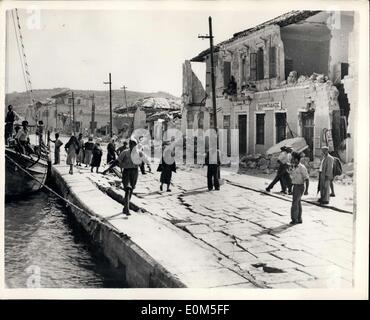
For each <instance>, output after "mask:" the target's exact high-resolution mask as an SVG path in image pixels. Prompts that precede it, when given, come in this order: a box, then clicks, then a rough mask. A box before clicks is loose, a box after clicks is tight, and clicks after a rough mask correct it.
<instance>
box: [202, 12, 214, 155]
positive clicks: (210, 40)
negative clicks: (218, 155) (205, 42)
mask: <svg viewBox="0 0 370 320" xmlns="http://www.w3.org/2000/svg"><path fill="white" fill-rule="evenodd" d="M208 24H209V35H205V36H201V35H199V36H198V38H200V39H209V46H210V55H211V86H212V107H213V116H214V118H213V119H214V122H213V128H214V129H215V131H216V136H217V149H218V148H219V137H218V127H217V107H216V83H215V70H214V60H213V34H212V17H208Z"/></svg>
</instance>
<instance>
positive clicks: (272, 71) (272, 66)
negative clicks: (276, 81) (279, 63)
mask: <svg viewBox="0 0 370 320" xmlns="http://www.w3.org/2000/svg"><path fill="white" fill-rule="evenodd" d="M269 75H270V78H275V77H276V47H270V49H269Z"/></svg>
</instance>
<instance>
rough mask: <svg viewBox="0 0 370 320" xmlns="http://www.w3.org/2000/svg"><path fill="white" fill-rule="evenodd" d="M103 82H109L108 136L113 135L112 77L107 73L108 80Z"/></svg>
mask: <svg viewBox="0 0 370 320" xmlns="http://www.w3.org/2000/svg"><path fill="white" fill-rule="evenodd" d="M103 83H104V84H109V131H110V137H113V111H112V78H111V74H110V73H109V81H108V82H103Z"/></svg>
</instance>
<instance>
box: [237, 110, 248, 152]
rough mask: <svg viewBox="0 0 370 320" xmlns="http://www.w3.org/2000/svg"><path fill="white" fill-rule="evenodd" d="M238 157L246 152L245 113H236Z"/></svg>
mask: <svg viewBox="0 0 370 320" xmlns="http://www.w3.org/2000/svg"><path fill="white" fill-rule="evenodd" d="M238 129H239V157H240V156H245V155H246V154H247V115H246V114H239V115H238Z"/></svg>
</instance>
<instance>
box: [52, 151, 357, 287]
mask: <svg viewBox="0 0 370 320" xmlns="http://www.w3.org/2000/svg"><path fill="white" fill-rule="evenodd" d="M63 163H65V162H64V161H63V158H62V164H61V165H55V166H53V167H52V178H53V179H54V180H55V183H56V186H57V188H58V189H59V191H60V193H61V194H62V196H64V197H65V198H66V199H68V201H70V203H69V204H67V207H68V209H69V210H70V211H71V212H72V213H73V215H74V216H75V217H76V220H77V221H78V223H80V224H81V225H82V226H83V228H84V229H85V230H86V231H87V233H88V234H89V235H90V236H91V241H92V242H93V243H94V244H95V245H96V246H97V247H99V248H100V249H101V250H102V252H103V254H104V255H105V256H106V257H107V258H108V259H109V261H110V262H111V264H112V265H113V266H114V267H115V268H117V269H118V270H117V271H118V272H121V273H122V278H123V279H124V281H126V282H127V284H128V286H129V287H161V288H165V287H171V288H173V287H188V288H350V287H352V279H353V277H352V271H353V214H352V210H351V208H353V199H352V198H351V197H348V193H349V192H348V190H349V189H351V188H352V187H349V186H342V185H336V193H337V197H336V198H334V199H333V200H332V201H331V206H330V207H323V206H318V205H316V204H315V202H314V197H315V193H316V186H317V185H316V183H315V182H312V183H311V186H310V190H311V192H310V194H309V195H308V196H304V197H303V223H302V224H298V225H293V226H292V225H290V224H289V222H290V206H291V196H288V195H280V194H278V193H274V192H273V193H269V194H268V193H266V192H264V191H263V190H264V188H265V187H266V186H267V184H268V182H269V180H267V179H265V178H259V177H253V176H249V175H240V174H236V173H230V174H227V172H225V171H223V172H224V173H222V178H223V184H222V185H221V190H220V191H211V192H209V191H208V189H207V183H206V171H205V169H202V168H195V167H193V168H191V167H185V166H181V165H179V166H178V170H177V173H176V174H174V177H173V181H172V187H171V190H172V191H171V192H165V191H163V192H162V191H160V189H159V175H160V173H158V172H156V170H155V169H156V165H155V164H152V172H153V173H147V174H145V175H142V174H139V179H138V184H137V188H136V189H135V190H134V194H133V196H132V199H131V200H132V210H131V213H132V214H131V216H128V217H127V216H125V215H123V214H122V203H123V198H124V190H123V189H122V188H121V184H120V182H121V180H120V178H119V177H118V176H117V175H115V174H114V173H109V174H106V175H102V174H99V173H95V172H94V173H91V172H90V169H89V168H85V167H84V166H82V167H76V169H75V171H74V174H73V175H70V174H69V173H68V171H69V167H68V166H66V165H64V164H63ZM351 190H352V189H351ZM346 194H347V196H346ZM344 200H345V201H344Z"/></svg>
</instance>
